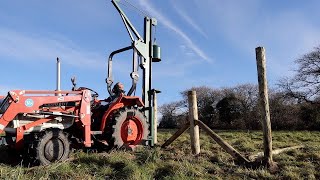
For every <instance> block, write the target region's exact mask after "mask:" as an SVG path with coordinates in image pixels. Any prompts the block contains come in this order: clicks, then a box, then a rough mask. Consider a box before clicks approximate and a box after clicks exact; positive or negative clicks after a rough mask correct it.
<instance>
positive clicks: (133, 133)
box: [121, 117, 143, 145]
mask: <svg viewBox="0 0 320 180" xmlns="http://www.w3.org/2000/svg"><path fill="white" fill-rule="evenodd" d="M142 135H143V127H142V124H141V122H140V120H139V119H137V118H136V117H128V118H127V119H126V120H125V121H124V122H123V123H122V125H121V138H122V140H123V142H124V143H125V144H129V145H136V144H138V143H139V142H140V141H141V139H142Z"/></svg>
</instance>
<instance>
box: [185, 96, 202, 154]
mask: <svg viewBox="0 0 320 180" xmlns="http://www.w3.org/2000/svg"><path fill="white" fill-rule="evenodd" d="M188 103H189V121H190V138H191V149H192V153H193V154H194V155H198V154H200V140H199V126H198V125H197V124H195V121H194V120H198V105H197V94H196V91H189V92H188Z"/></svg>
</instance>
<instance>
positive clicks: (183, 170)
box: [0, 130, 320, 180]
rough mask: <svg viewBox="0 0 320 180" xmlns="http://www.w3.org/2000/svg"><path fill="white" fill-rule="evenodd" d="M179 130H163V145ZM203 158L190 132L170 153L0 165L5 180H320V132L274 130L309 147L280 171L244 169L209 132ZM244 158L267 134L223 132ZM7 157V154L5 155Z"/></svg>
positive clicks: (276, 143) (284, 158) (289, 142)
mask: <svg viewBox="0 0 320 180" xmlns="http://www.w3.org/2000/svg"><path fill="white" fill-rule="evenodd" d="M172 133H174V131H173V130H160V132H159V135H158V137H159V142H160V144H162V143H163V142H164V141H165V140H166V139H167V138H169V137H170V135H171V134H172ZM200 134H201V135H200V137H201V139H200V142H201V155H200V156H197V157H194V156H193V155H192V154H191V150H190V140H189V135H188V134H186V133H184V134H183V135H182V136H181V137H179V138H178V139H177V140H176V141H175V142H174V143H173V144H172V145H170V146H169V147H167V148H166V149H160V148H159V147H157V148H139V149H137V151H135V152H128V151H111V152H108V153H89V152H83V151H82V152H75V153H73V154H71V158H70V160H68V161H66V162H61V163H55V164H52V165H50V166H46V167H24V166H22V165H14V166H13V165H9V164H5V163H2V164H1V165H0V178H1V179H137V180H143V179H320V132H309V131H294V132H289V131H286V132H273V147H274V149H276V148H282V147H287V146H293V145H300V144H304V145H305V146H306V147H305V148H303V149H298V150H293V151H289V152H286V153H282V154H280V155H276V156H274V160H275V161H276V162H277V163H278V166H279V168H280V170H279V171H278V172H276V173H274V174H271V173H270V172H268V170H266V169H264V168H263V167H259V168H256V169H251V168H246V167H243V166H238V165H236V164H235V163H234V161H233V159H232V157H231V156H230V155H229V154H227V153H225V151H224V150H223V149H221V148H220V147H219V146H218V145H217V144H216V143H214V141H213V140H212V139H210V137H209V136H206V135H205V134H204V132H201V133H200ZM218 134H219V135H220V136H221V137H223V138H224V139H225V140H226V141H227V142H229V143H230V144H232V145H233V146H234V147H235V148H236V149H237V150H239V151H240V152H242V153H243V154H244V155H250V154H254V153H256V152H260V151H262V148H263V145H262V132H257V131H248V132H245V131H232V132H231V131H218ZM0 153H1V156H2V158H0V159H3V157H4V156H7V154H6V152H3V151H0Z"/></svg>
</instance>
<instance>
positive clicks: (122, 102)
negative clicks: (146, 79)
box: [100, 95, 144, 131]
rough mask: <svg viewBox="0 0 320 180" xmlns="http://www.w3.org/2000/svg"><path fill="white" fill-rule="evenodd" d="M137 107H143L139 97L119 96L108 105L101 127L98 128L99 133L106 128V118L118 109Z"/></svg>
mask: <svg viewBox="0 0 320 180" xmlns="http://www.w3.org/2000/svg"><path fill="white" fill-rule="evenodd" d="M135 105H137V106H138V107H143V106H144V104H143V102H142V100H141V98H140V97H138V96H124V95H120V96H119V97H118V99H117V100H116V101H115V102H113V103H112V104H110V106H109V108H108V109H107V111H106V112H105V113H104V114H103V117H102V120H101V126H100V131H104V128H105V126H106V123H107V120H108V119H109V118H108V117H109V116H110V115H111V114H112V113H113V112H114V111H115V110H117V109H120V108H122V107H125V106H135Z"/></svg>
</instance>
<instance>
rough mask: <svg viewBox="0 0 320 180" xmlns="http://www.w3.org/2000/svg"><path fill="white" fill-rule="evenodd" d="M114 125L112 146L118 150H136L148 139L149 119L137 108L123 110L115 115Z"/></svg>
mask: <svg viewBox="0 0 320 180" xmlns="http://www.w3.org/2000/svg"><path fill="white" fill-rule="evenodd" d="M112 124H113V125H112V137H111V142H110V144H111V145H113V146H114V147H116V148H122V147H125V148H134V147H135V146H136V145H139V144H141V143H142V141H143V140H147V139H148V135H149V125H148V123H147V119H146V117H145V116H144V114H143V113H142V112H141V111H140V110H138V109H137V108H134V107H126V108H121V109H120V110H119V111H118V112H117V113H116V114H115V116H114V118H113V121H112Z"/></svg>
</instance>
